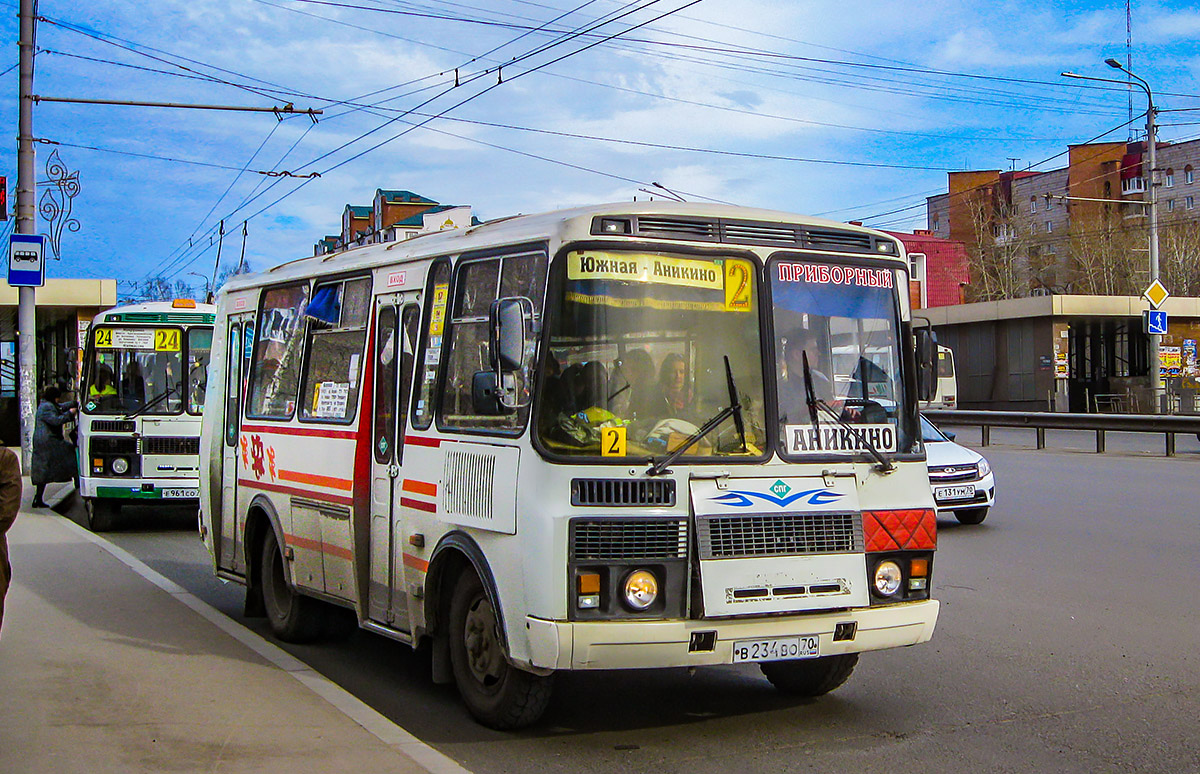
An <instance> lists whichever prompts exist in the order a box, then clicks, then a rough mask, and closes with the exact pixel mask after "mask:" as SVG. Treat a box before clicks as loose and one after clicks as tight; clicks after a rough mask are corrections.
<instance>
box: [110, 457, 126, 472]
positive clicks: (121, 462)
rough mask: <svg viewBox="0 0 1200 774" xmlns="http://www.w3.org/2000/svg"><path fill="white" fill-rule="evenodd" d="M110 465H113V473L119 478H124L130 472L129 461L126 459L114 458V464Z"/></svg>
mask: <svg viewBox="0 0 1200 774" xmlns="http://www.w3.org/2000/svg"><path fill="white" fill-rule="evenodd" d="M109 464H110V465H112V472H113V473H116V474H117V475H118V476H123V475H125V474H126V473H128V472H129V460H127V459H125V458H124V457H113V460H112V462H111V463H109Z"/></svg>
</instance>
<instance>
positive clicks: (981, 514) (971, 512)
mask: <svg viewBox="0 0 1200 774" xmlns="http://www.w3.org/2000/svg"><path fill="white" fill-rule="evenodd" d="M987 515H988V509H987V506H986V505H985V506H984V507H982V508H968V509H966V510H964V511H955V512H954V518H956V519H958V523H959V524H982V523H983V520H984V519H986V518H987Z"/></svg>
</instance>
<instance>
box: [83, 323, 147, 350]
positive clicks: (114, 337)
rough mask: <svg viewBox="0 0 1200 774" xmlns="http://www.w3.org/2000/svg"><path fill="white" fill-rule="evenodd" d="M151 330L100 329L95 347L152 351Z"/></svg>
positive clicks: (97, 332)
mask: <svg viewBox="0 0 1200 774" xmlns="http://www.w3.org/2000/svg"><path fill="white" fill-rule="evenodd" d="M154 333H155V331H154V329H153V328H100V329H97V331H96V347H98V348H100V349H154Z"/></svg>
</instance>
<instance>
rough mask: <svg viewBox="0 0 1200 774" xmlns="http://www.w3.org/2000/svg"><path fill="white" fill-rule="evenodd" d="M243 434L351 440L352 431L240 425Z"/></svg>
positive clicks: (352, 436)
mask: <svg viewBox="0 0 1200 774" xmlns="http://www.w3.org/2000/svg"><path fill="white" fill-rule="evenodd" d="M242 432H243V433H268V434H274V435H306V436H316V437H317V438H347V439H351V440H353V439H354V438H355V437H356V434H355V432H354V431H353V430H326V429H325V428H323V427H293V426H292V425H242Z"/></svg>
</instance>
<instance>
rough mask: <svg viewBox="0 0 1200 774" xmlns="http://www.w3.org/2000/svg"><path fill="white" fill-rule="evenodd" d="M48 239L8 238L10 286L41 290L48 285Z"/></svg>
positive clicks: (39, 237) (32, 236) (29, 235)
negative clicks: (46, 260) (46, 258)
mask: <svg viewBox="0 0 1200 774" xmlns="http://www.w3.org/2000/svg"><path fill="white" fill-rule="evenodd" d="M45 254H46V237H45V236H43V235H41V234H11V235H9V238H8V284H9V285H11V286H12V287H29V288H40V287H41V286H42V285H45V284H46V262H45Z"/></svg>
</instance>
